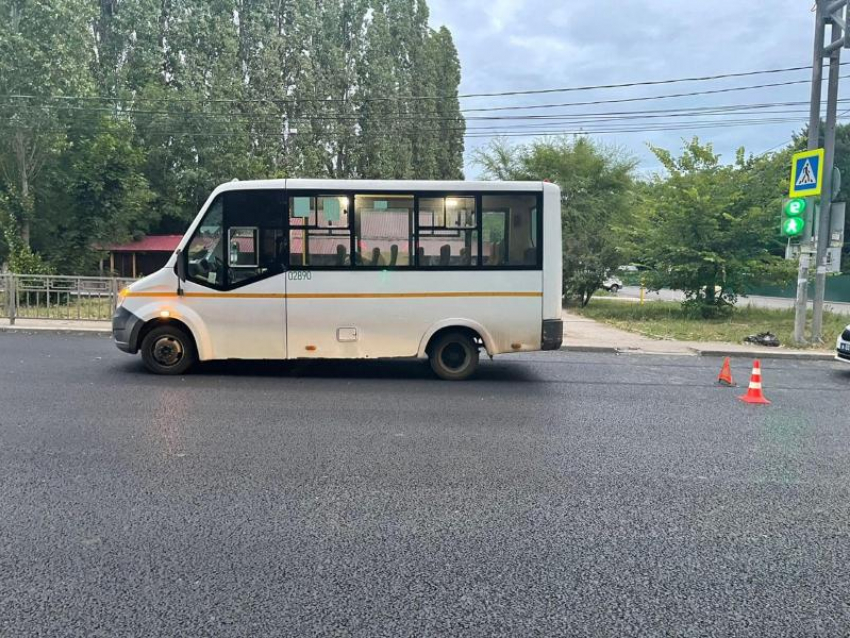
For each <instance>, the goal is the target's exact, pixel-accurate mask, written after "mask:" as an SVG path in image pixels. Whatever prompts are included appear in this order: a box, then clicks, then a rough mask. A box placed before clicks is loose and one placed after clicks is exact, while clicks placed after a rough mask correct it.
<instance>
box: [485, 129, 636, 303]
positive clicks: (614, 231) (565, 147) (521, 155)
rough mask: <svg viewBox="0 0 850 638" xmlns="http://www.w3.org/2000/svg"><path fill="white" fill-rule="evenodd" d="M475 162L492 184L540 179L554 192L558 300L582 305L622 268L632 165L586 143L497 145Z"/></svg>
mask: <svg viewBox="0 0 850 638" xmlns="http://www.w3.org/2000/svg"><path fill="white" fill-rule="evenodd" d="M475 159H476V162H477V163H478V165H479V166H481V168H482V169H483V172H484V174H485V175H486V176H487V177H490V178H492V179H503V180H511V179H518V180H543V179H545V180H549V181H551V182H554V183H556V184H558V185H559V186H560V188H561V219H562V228H563V264H564V294H565V295H567V296H569V297H573V298H575V299H577V300H578V301H579V302H580V303H581V305H583V306H584V305H587V303H588V302H589V301H590V299H591V297H592V296H593V294H594V293H595V292H596V291H597V290H599V288H600V287H601V286H602V282H603V281H604V280H605V279H606V277H607V276H608V275H609V273H611V271H613V270H615V269H616V268H617V267H618V266H620V265H621V264H622V263H623V259H624V253H623V251H622V250H621V245H620V244H621V240H620V238H621V235H622V234H623V229H624V228H628V227H629V226H630V225H631V220H632V216H633V212H634V208H633V188H634V170H635V167H636V162H635V160H634V159H632V158H630V157H628V156H625V155H624V154H623V153H621V152H620V151H619V150H618V149H614V148H606V147H604V146H601V145H599V144H597V143H595V142H594V141H593V140H591V139H589V138H586V137H578V138H576V139H569V138H555V139H546V140H538V141H535V142H533V143H532V144H530V145H528V146H515V147H511V146H509V145H507V144H506V143H504V142H503V141H500V140H497V141H496V142H494V143H493V144H491V145H490V147H489V148H487V149H486V150H484V151H481V152H479V153H477V154H476V158H475Z"/></svg>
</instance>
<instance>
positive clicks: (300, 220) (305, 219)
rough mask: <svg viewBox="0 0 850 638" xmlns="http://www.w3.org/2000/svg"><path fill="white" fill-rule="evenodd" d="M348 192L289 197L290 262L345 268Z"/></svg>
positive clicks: (348, 238)
mask: <svg viewBox="0 0 850 638" xmlns="http://www.w3.org/2000/svg"><path fill="white" fill-rule="evenodd" d="M350 208H351V204H350V202H349V201H348V196H347V195H341V194H339V193H329V194H320V195H318V196H316V195H305V194H294V195H291V196H290V198H289V228H290V231H289V265H290V266H291V267H293V268H307V267H321V268H347V267H349V266H350V265H351V258H350V256H349V253H350V252H351V248H350V247H351V229H350V227H349V214H348V213H349V209H350Z"/></svg>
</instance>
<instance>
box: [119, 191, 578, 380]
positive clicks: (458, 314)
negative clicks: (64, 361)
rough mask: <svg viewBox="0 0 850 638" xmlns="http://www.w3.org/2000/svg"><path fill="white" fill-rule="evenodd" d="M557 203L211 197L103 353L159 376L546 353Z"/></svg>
mask: <svg viewBox="0 0 850 638" xmlns="http://www.w3.org/2000/svg"><path fill="white" fill-rule="evenodd" d="M560 211H561V206H560V190H559V189H558V187H557V186H555V185H554V184H549V183H543V182H437V181H354V180H352V181H345V180H342V181H340V180H303V179H287V180H269V181H247V182H237V181H234V182H230V183H227V184H223V185H221V186H219V187H218V188H217V189H216V190H215V191H214V192H213V193H212V195H211V196H210V197H209V199H208V200H207V202H206V203H205V204H204V206H203V208H202V209H201V211H200V212H199V213H198V216H197V218H196V219H195V220H194V222H193V223H192V224H191V226H190V227H189V230H188V231H187V232H186V235H185V236H184V237H183V239H182V241H181V243H180V246H179V248H178V249H177V250H176V251H175V253H174V254H173V255H172V256H171V258H170V259H169V261H168V263H167V264H166V266H165V267H164V268H163V269H162V270H160V271H158V272H156V273H153V274H151V275H149V276H148V277H145V278H144V279H141V280H139V281H137V282H135V283H133V284H132V285H131V286H130V287H129V288H126V289H125V290H123V291H121V293H120V295H119V296H120V301H119V304H120V305H119V307H118V309H117V311H116V313H115V316H114V317H113V335H114V338H115V342H116V344H117V346H118V347H119V348H120V349H121V350H123V351H125V352H129V353H133V354H135V353H137V352H141V355H142V359H143V361H144V363H145V366H146V367H147V368H148V369H149V370H151V371H152V372H155V373H159V374H182V373H184V372H186V371H187V370H188V369H189V368H190V367H191V366H192V365H193V364H194V363H195V362H196V361H199V360H200V361H209V360H216V359H367V358H368V359H372V358H402V357H407V358H421V359H428V360H429V361H430V364H431V367H432V368H433V370H434V372H435V373H436V374H437V375H438V376H439V377H441V378H444V379H464V378H466V377H468V376H470V375H471V374H472V373H473V372H474V371H475V369H476V367H477V365H478V359H479V355H480V353H481V351H484V352H485V353H486V354H487V355H489V356H491V357H492V356H494V355H497V354H503V353H510V352H529V351H536V350H555V349H558V348H560V346H561V341H562V339H563V324H562V320H561V279H562V270H561V214H560Z"/></svg>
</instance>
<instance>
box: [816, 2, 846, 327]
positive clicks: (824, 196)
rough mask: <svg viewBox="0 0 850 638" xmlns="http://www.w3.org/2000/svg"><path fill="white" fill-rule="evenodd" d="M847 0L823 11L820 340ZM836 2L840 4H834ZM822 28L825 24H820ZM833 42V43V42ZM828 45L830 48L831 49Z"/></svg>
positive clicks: (818, 287)
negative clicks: (827, 39) (825, 71)
mask: <svg viewBox="0 0 850 638" xmlns="http://www.w3.org/2000/svg"><path fill="white" fill-rule="evenodd" d="M847 4H848V2H847V0H844V1H843V2H832V3H830V5H829V6H827V8H826V11H827V12H830V10H831V9H833V8H835V12H834V13H828V14H827V15H826V20H827V21H828V22H831V23H832V34H831V35H832V37H831V41H832V42H831V44H830V45H829V47H827V51H825V53H826V52H828V53H829V81H828V86H827V99H826V131H825V132H824V175H823V192H822V193H821V200H820V215H819V217H818V250H817V261H816V263H817V272H816V273H815V301H814V306H813V312H812V341H813V342H815V343H820V342H822V341H823V300H824V296H825V294H826V252H827V248H829V229H830V219H831V212H832V200H833V199H834V197H833V193H832V186H833V184H832V177H833V173H834V170H833V167H834V166H835V125H836V119H837V115H838V113H837V112H838V77H839V76H838V74H839V73H840V72H841V49H842V48H843V47H844V46H846V38H847V29H846V24H845V21H844V20H845V15H846V12H847ZM836 5H840V6H836ZM824 28H826V25H825V24H824ZM836 45H837V46H836ZM829 49H832V50H831V51H830V50H829Z"/></svg>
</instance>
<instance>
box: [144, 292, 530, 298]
mask: <svg viewBox="0 0 850 638" xmlns="http://www.w3.org/2000/svg"><path fill="white" fill-rule="evenodd" d="M177 296H178V294H177V293H176V292H128V293H127V297H169V298H173V297H177ZM183 296H184V297H190V298H195V299H440V298H443V299H445V298H462V297H533V298H539V297H542V296H543V293H542V292H326V293H324V292H316V293H251V292H242V293H238V292H234V293H227V292H186V293H184V294H183Z"/></svg>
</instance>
